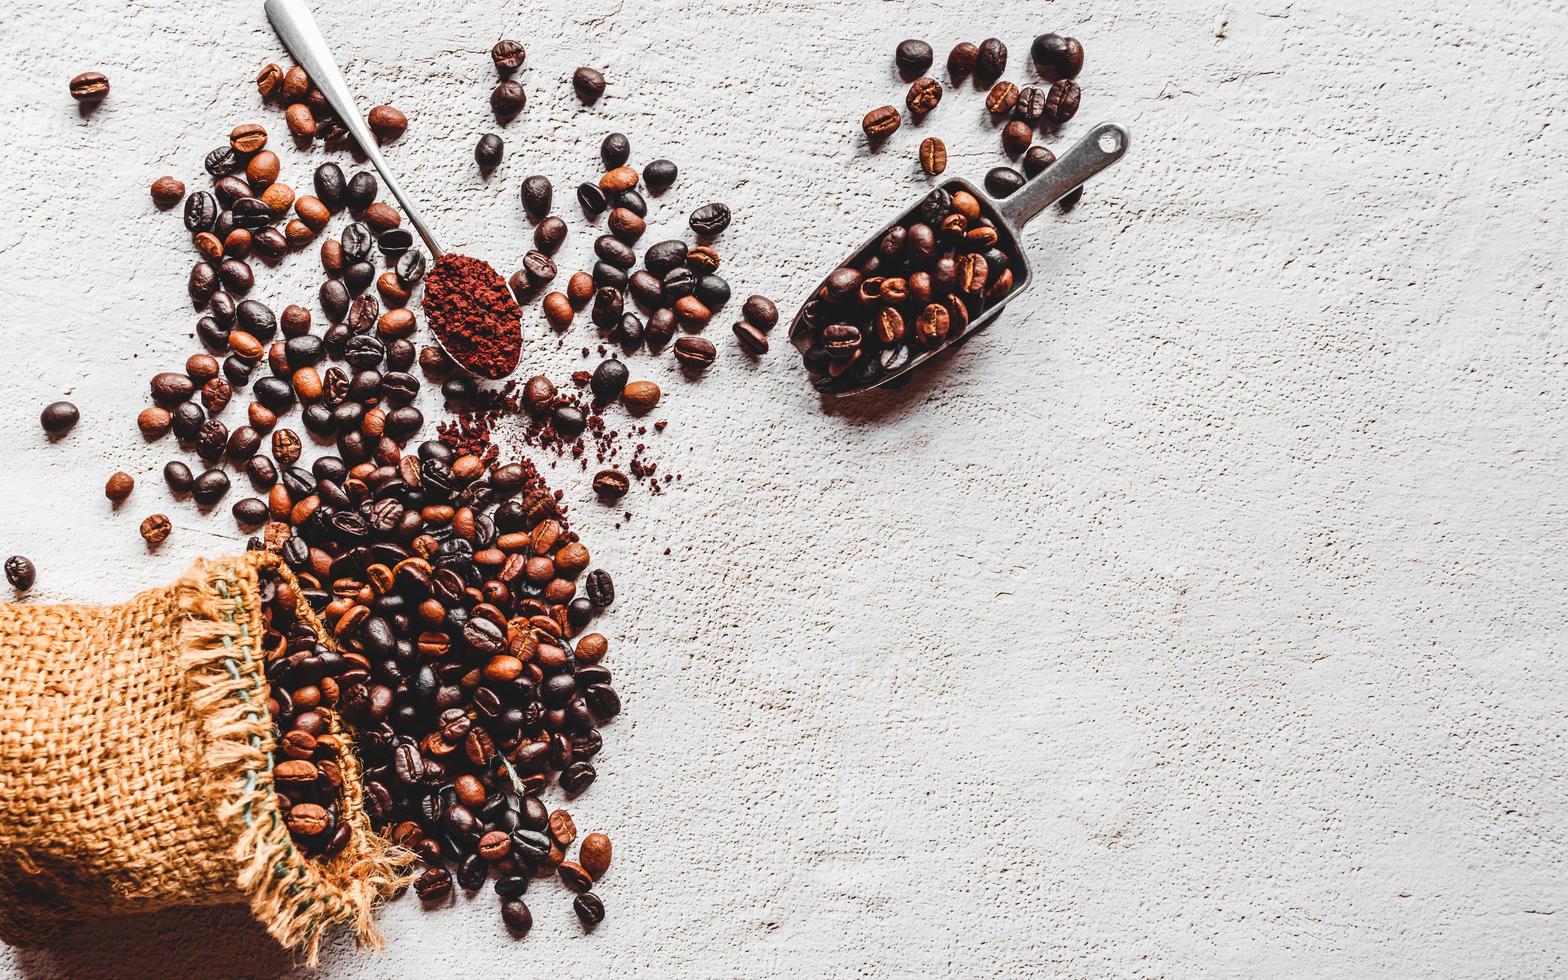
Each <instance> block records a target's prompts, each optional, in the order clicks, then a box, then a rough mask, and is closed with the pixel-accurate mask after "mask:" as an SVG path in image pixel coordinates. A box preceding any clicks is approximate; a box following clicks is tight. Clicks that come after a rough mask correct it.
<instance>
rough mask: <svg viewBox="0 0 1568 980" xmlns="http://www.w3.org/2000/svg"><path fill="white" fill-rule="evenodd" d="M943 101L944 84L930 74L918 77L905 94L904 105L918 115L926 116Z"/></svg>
mask: <svg viewBox="0 0 1568 980" xmlns="http://www.w3.org/2000/svg"><path fill="white" fill-rule="evenodd" d="M941 101H942V85H941V83H940V82H938V81H937V80H936V79H934V78H931V77H929V76H927V77H924V78H917V79H916V80H915V82H914V84H912V85H910V86H909V92H908V94H906V95H905V96H904V105H905V106H907V107H908V108H909V111H910V112H912V113H914V114H915V115H916V116H924V115H926V114H927V113H929V112H930V111H931V110H932V109H935V108H936V107H937V105H938V103H940V102H941Z"/></svg>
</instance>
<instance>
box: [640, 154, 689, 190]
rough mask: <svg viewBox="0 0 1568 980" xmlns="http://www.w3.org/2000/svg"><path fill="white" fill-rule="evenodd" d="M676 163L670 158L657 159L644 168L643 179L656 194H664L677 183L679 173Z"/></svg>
mask: <svg viewBox="0 0 1568 980" xmlns="http://www.w3.org/2000/svg"><path fill="white" fill-rule="evenodd" d="M679 172H680V171H679V170H678V169H677V168H676V166H675V164H674V163H672V162H671V161H669V160H662V159H661V160H655V161H653V162H652V163H650V164H648V165H647V166H646V167H643V168H642V181H643V183H644V184H646V185H648V189H649V190H650V191H653V192H654V193H655V194H662V193H663V192H664V191H667V190H669V189H670V188H671V187H672V186H674V184H675V178H676V176H677V175H678V174H679Z"/></svg>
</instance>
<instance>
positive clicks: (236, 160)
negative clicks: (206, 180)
mask: <svg viewBox="0 0 1568 980" xmlns="http://www.w3.org/2000/svg"><path fill="white" fill-rule="evenodd" d="M202 166H203V167H204V168H206V171H207V172H208V173H209V174H211V175H212V176H214V177H227V176H229V175H230V174H237V173H239V172H240V171H241V170H244V169H245V158H244V157H243V156H242V155H240V154H239V153H237V152H235V150H234V147H232V146H229V145H227V144H225V145H223V146H220V147H218V148H217V149H216V150H213V151H212V152H211V153H208V154H207V157H206V159H204V160H203V161H202Z"/></svg>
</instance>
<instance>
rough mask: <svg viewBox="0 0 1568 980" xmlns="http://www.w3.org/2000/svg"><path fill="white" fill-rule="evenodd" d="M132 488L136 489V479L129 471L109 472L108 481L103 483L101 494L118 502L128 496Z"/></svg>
mask: <svg viewBox="0 0 1568 980" xmlns="http://www.w3.org/2000/svg"><path fill="white" fill-rule="evenodd" d="M134 489H136V481H135V480H134V479H133V478H132V477H131V475H130V474H129V473H126V472H124V471H120V472H116V473H114V474H111V475H110V477H109V479H108V481H107V482H105V483H104V485H103V495H104V496H105V497H108V498H109V499H110V500H112V501H114V502H115V503H119V502H120V501H122V500H124V499H125V498H127V497H129V496H130V495H131V491H132V490H134Z"/></svg>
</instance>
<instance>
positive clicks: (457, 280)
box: [424, 252, 523, 379]
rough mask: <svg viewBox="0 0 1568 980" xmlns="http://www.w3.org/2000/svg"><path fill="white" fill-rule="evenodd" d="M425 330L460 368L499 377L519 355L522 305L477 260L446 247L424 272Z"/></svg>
mask: <svg viewBox="0 0 1568 980" xmlns="http://www.w3.org/2000/svg"><path fill="white" fill-rule="evenodd" d="M424 304H425V315H426V316H427V317H428V318H429V319H430V329H431V330H433V331H435V334H436V336H438V337H440V338H441V343H442V344H443V345H444V346H445V347H446V349H447V351H448V353H450V354H451V355H452V357H453V358H455V359H456V360H457V361H458V362H459V363H460V364H462V365H463V367H465V368H467V369H468V370H470V371H472V372H473V373H475V374H478V375H481V376H483V377H486V378H492V379H495V378H504V377H506V376H507V375H508V374H511V373H512V372H513V371H515V370H517V361H518V359H519V358H520V357H521V356H522V348H523V341H522V337H523V334H522V326H521V324H522V319H523V310H522V307H520V306H518V305H517V300H516V299H515V298H514V297H513V296H512V291H511V290H510V289H508V288H507V285H506V282H505V280H503V279H502V278H501V276H500V274H499V273H497V272H496V271H495V270H494V269H492V268H491V267H490V264H489V263H487V262H483V261H481V260H479V259H473V258H469V257H468V256H466V255H458V254H456V253H454V252H448V253H446V254H445V255H443V256H441V257H440V258H439V259H437V260H436V264H435V266H434V267H433V268H432V269H431V270H430V273H429V275H427V276H425V300H424Z"/></svg>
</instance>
